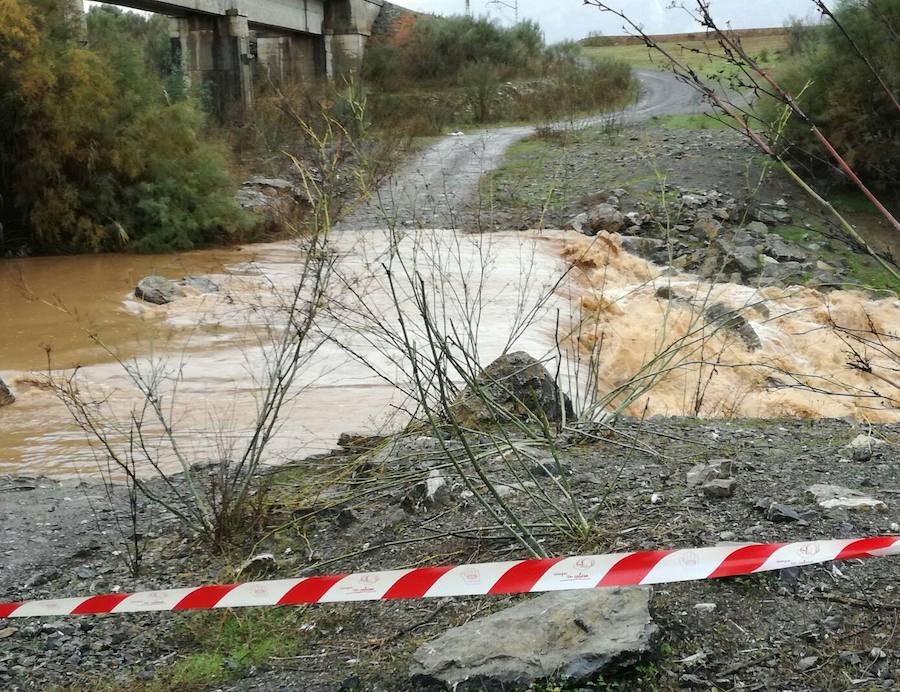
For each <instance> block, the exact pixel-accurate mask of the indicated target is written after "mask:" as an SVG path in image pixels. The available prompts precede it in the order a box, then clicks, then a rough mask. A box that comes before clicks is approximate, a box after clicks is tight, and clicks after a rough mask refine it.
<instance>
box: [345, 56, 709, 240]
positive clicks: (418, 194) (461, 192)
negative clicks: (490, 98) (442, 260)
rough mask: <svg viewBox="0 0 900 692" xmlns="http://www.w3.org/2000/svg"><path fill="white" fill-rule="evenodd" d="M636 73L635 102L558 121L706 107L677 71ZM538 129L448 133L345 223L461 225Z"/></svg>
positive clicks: (631, 117)
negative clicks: (488, 181)
mask: <svg viewBox="0 0 900 692" xmlns="http://www.w3.org/2000/svg"><path fill="white" fill-rule="evenodd" d="M635 73H636V74H637V76H638V79H639V80H640V83H641V95H640V98H639V99H638V102H637V103H636V104H635V105H633V106H632V107H630V108H628V109H627V110H624V111H620V112H617V113H604V114H602V115H597V116H591V117H588V118H583V119H580V120H576V121H574V122H567V123H559V125H558V126H559V127H560V128H565V127H572V128H581V127H585V126H589V125H594V124H600V123H603V122H604V121H607V120H608V119H610V118H613V119H615V120H617V121H619V122H621V123H624V124H634V123H640V122H644V121H646V120H649V119H650V118H652V117H653V116H657V115H680V114H685V113H695V112H698V111H700V110H701V109H702V105H701V101H700V97H699V95H698V94H697V92H695V91H694V90H693V89H691V88H690V87H689V86H687V85H686V84H684V83H683V82H680V81H679V80H678V79H677V78H676V77H675V76H674V75H672V74H670V73H667V72H658V71H654V70H636V71H635ZM534 131H535V128H534V127H533V126H531V125H523V126H517V127H503V128H497V129H489V130H479V131H476V132H471V133H467V134H462V135H455V136H446V137H443V138H441V140H440V141H438V142H437V143H435V144H433V145H431V146H430V147H428V148H427V149H425V150H424V151H422V152H421V154H420V155H419V156H418V157H417V158H416V159H415V160H413V161H411V162H410V163H408V164H407V165H406V166H404V167H403V168H401V169H400V171H398V172H397V173H396V174H395V175H394V176H392V177H391V179H389V180H388V181H386V182H385V183H384V184H383V185H382V186H381V188H380V189H379V190H378V192H377V193H376V195H374V196H373V199H372V200H370V201H369V203H367V204H365V205H363V206H362V207H360V208H359V209H357V210H355V211H354V212H352V213H351V214H349V215H348V216H347V217H345V218H344V219H343V221H342V222H341V225H340V227H342V228H346V229H359V228H377V227H382V226H384V225H385V219H386V218H387V219H391V220H392V221H393V222H394V223H396V224H397V225H399V226H412V225H420V226H422V227H426V228H428V227H430V228H457V227H459V226H460V216H461V214H462V213H463V212H464V211H465V209H466V205H467V203H468V202H470V201H471V200H473V199H474V198H475V196H476V193H477V190H478V181H479V180H480V178H481V176H482V175H483V174H484V173H486V172H488V171H491V170H493V169H494V168H496V167H497V166H498V165H499V163H500V161H501V160H502V158H503V155H504V154H505V153H506V150H507V149H509V147H510V146H511V145H513V144H515V143H516V142H518V141H519V140H521V139H524V138H525V137H528V136H529V135H531V134H532V133H533V132H534Z"/></svg>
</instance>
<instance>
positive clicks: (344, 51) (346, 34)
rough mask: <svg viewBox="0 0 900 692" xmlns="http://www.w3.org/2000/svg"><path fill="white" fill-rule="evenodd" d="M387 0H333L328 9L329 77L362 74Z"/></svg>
mask: <svg viewBox="0 0 900 692" xmlns="http://www.w3.org/2000/svg"><path fill="white" fill-rule="evenodd" d="M383 4H384V2H383V0H332V1H331V2H328V3H327V4H326V6H325V51H326V60H325V64H326V65H327V68H328V76H329V77H335V76H337V77H339V76H342V75H349V74H353V73H355V72H358V71H359V69H360V67H361V66H362V59H363V52H364V51H365V47H366V42H367V41H368V39H369V36H371V35H372V25H373V23H374V22H375V19H376V18H377V17H378V14H379V13H380V12H381V7H382V5H383Z"/></svg>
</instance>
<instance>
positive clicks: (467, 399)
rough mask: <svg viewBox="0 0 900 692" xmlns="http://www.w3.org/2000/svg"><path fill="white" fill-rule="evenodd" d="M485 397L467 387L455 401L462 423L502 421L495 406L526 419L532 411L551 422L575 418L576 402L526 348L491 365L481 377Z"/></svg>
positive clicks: (455, 411)
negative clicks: (524, 350)
mask: <svg viewBox="0 0 900 692" xmlns="http://www.w3.org/2000/svg"><path fill="white" fill-rule="evenodd" d="M477 384H478V388H479V389H480V390H481V392H482V394H483V397H482V396H481V395H479V394H478V393H477V392H476V390H475V389H473V387H471V386H467V387H466V388H465V389H464V390H463V391H462V392H461V393H460V395H459V397H457V399H456V401H455V402H453V404H452V409H453V414H454V416H455V418H456V420H457V422H459V423H460V424H461V425H464V426H466V427H470V428H482V427H485V426H491V425H493V424H496V423H498V422H502V420H498V417H499V418H502V414H500V415H498V414H499V412H497V411H495V410H492V407H491V406H488V405H487V403H485V401H483V398H487V399H488V400H489V401H490V402H492V404H493V407H499V408H500V409H502V410H504V411H506V412H508V413H509V414H510V415H512V416H516V417H519V418H525V417H526V416H527V415H528V413H529V412H531V413H536V414H543V415H544V416H546V417H547V420H549V421H558V420H561V419H562V412H563V410H565V413H566V417H567V418H571V417H572V415H573V412H572V403H571V402H570V401H569V397H567V396H566V395H565V394H562V393H561V392H560V391H559V387H557V385H556V382H555V381H554V379H553V377H552V376H551V375H550V373H549V372H548V371H547V368H545V367H544V366H543V365H541V363H540V362H538V361H537V360H535V359H534V358H532V357H531V356H530V355H528V354H527V353H524V352H523V351H517V352H516V353H508V354H506V355H503V356H500V357H499V358H498V359H497V360H495V361H494V362H493V363H491V364H490V365H488V366H487V367H486V368H485V369H484V371H483V372H482V373H481V375H479V377H478V379H477Z"/></svg>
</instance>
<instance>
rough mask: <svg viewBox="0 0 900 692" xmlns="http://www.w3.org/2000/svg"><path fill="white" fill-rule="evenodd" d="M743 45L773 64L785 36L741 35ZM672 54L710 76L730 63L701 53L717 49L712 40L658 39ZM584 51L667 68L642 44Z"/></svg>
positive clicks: (779, 55) (782, 52) (783, 49)
mask: <svg viewBox="0 0 900 692" xmlns="http://www.w3.org/2000/svg"><path fill="white" fill-rule="evenodd" d="M742 43H743V45H744V49H745V50H746V51H747V52H748V53H749V54H750V55H751V56H752V57H753V58H755V59H756V60H757V61H758V62H759V63H760V64H761V65H762V66H763V67H769V68H771V67H775V66H776V65H777V64H778V63H779V61H780V60H781V59H782V57H783V56H784V55H785V54H786V52H787V37H786V36H784V35H781V36H748V37H745V38H743V39H742ZM659 45H660V47H662V48H664V49H665V50H666V51H667V52H668V53H670V54H671V55H672V56H673V57H674V58H676V59H677V60H679V61H680V62H682V63H683V64H684V65H686V66H688V67H690V68H691V69H693V70H695V71H697V72H698V74H700V75H703V76H706V77H713V76H715V75H717V74H725V72H726V71H728V70H729V68H731V67H732V66H731V65H729V64H728V63H727V61H726V60H725V59H724V58H721V57H711V56H708V55H705V54H704V53H714V54H716V53H720V52H721V48H720V47H719V45H718V44H717V43H716V42H715V41H671V42H660V44H659ZM584 53H585V55H587V56H588V57H590V58H593V59H597V60H599V59H606V60H610V59H611V60H618V61H621V62H624V63H626V64H628V65H630V66H631V67H633V68H638V69H651V70H659V69H666V68H668V66H669V65H668V61H667V60H666V58H665V57H664V56H663V55H662V54H661V53H659V52H658V51H655V50H650V49H649V48H647V47H646V46H645V45H643V44H636V45H631V46H601V47H590V48H585V49H584Z"/></svg>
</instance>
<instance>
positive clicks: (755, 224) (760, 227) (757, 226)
mask: <svg viewBox="0 0 900 692" xmlns="http://www.w3.org/2000/svg"><path fill="white" fill-rule="evenodd" d="M747 230H748V231H750V232H751V233H753V234H754V235H757V236H759V237H765V236H766V235H768V233H769V227H768V226H766V224H764V223H763V222H762V221H751V222H750V223H748V224H747Z"/></svg>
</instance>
